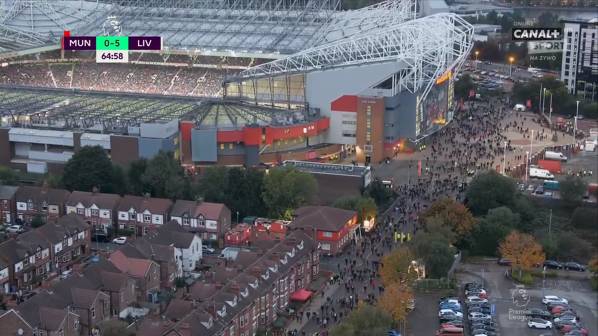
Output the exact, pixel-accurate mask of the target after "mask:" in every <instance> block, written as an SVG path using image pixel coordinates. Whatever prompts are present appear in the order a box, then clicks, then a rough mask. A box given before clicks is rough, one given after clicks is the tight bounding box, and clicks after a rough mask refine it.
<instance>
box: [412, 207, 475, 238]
mask: <svg viewBox="0 0 598 336" xmlns="http://www.w3.org/2000/svg"><path fill="white" fill-rule="evenodd" d="M435 216H438V217H439V218H440V219H441V220H442V223H443V224H444V225H446V226H447V227H449V228H450V229H451V230H452V231H453V232H454V233H455V234H456V235H457V238H459V239H461V238H463V237H465V236H466V235H468V234H469V233H470V232H471V230H472V229H473V227H474V225H475V224H476V220H475V218H474V217H473V215H472V214H471V212H469V209H467V207H465V206H464V205H463V204H461V203H459V202H457V201H455V200H454V199H452V198H448V197H446V198H442V199H440V200H438V201H436V202H434V203H432V204H431V205H430V207H429V208H428V209H426V211H424V212H423V213H422V214H421V215H420V216H419V220H420V222H421V223H422V224H424V225H425V224H426V220H427V219H428V218H430V217H435Z"/></svg>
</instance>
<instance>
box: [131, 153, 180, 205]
mask: <svg viewBox="0 0 598 336" xmlns="http://www.w3.org/2000/svg"><path fill="white" fill-rule="evenodd" d="M141 181H142V183H143V185H144V186H145V188H146V189H147V190H148V191H149V192H150V193H151V195H152V196H153V197H163V198H170V199H180V198H188V197H190V189H189V181H188V179H187V178H186V177H185V173H184V171H183V168H182V167H181V165H180V164H179V162H178V161H176V160H175V159H174V157H173V155H172V153H169V152H164V151H160V152H158V154H156V155H155V156H154V157H153V158H152V159H150V160H149V161H148V162H147V167H146V169H145V172H144V173H143V175H142V176H141Z"/></svg>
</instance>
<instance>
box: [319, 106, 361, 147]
mask: <svg viewBox="0 0 598 336" xmlns="http://www.w3.org/2000/svg"><path fill="white" fill-rule="evenodd" d="M351 122H355V123H357V113H355V112H341V111H332V112H331V113H330V129H329V130H328V133H330V134H334V138H335V139H338V141H339V142H337V143H339V144H343V145H355V137H354V136H352V137H351V136H343V134H349V133H351V132H352V133H353V134H355V132H356V124H355V125H351V124H350V123H351ZM310 143H312V142H310Z"/></svg>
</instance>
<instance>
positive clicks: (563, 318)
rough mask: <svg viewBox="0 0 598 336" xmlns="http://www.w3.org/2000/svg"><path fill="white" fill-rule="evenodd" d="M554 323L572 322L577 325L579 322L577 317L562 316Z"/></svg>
mask: <svg viewBox="0 0 598 336" xmlns="http://www.w3.org/2000/svg"><path fill="white" fill-rule="evenodd" d="M553 321H554V323H559V322H562V321H571V322H573V323H577V322H578V321H577V316H575V315H561V316H559V317H557V318H555V319H554V320H553Z"/></svg>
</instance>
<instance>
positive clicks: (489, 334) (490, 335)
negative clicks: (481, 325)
mask: <svg viewBox="0 0 598 336" xmlns="http://www.w3.org/2000/svg"><path fill="white" fill-rule="evenodd" d="M471 336H496V333H495V332H494V331H489V330H484V329H475V330H472V331H471Z"/></svg>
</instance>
